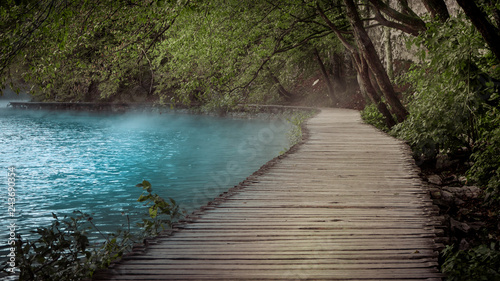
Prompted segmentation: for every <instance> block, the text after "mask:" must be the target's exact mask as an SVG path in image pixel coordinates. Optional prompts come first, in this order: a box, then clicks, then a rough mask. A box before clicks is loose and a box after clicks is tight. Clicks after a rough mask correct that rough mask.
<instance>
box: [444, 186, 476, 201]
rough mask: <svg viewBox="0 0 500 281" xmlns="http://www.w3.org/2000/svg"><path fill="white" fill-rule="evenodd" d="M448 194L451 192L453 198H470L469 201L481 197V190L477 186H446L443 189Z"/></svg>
mask: <svg viewBox="0 0 500 281" xmlns="http://www.w3.org/2000/svg"><path fill="white" fill-rule="evenodd" d="M443 189H445V190H446V191H448V192H451V193H452V194H453V195H454V196H456V197H460V198H464V199H466V198H471V199H476V198H478V197H479V196H481V193H482V192H483V191H482V189H481V188H479V187H477V186H462V187H451V186H446V187H443Z"/></svg>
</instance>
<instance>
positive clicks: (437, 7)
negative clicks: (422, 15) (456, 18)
mask: <svg viewBox="0 0 500 281" xmlns="http://www.w3.org/2000/svg"><path fill="white" fill-rule="evenodd" d="M422 2H423V3H424V6H425V8H426V9H427V11H429V13H431V16H432V18H434V19H436V18H437V19H439V21H441V22H445V21H446V20H447V19H449V18H450V13H449V12H448V7H446V3H445V2H444V0H422Z"/></svg>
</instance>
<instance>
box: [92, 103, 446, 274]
mask: <svg viewBox="0 0 500 281" xmlns="http://www.w3.org/2000/svg"><path fill="white" fill-rule="evenodd" d="M307 128H308V130H309V138H308V140H307V141H306V142H305V143H304V144H302V145H301V146H300V147H299V148H298V149H297V150H296V151H294V152H292V153H289V154H288V155H287V156H286V157H283V158H282V159H278V160H276V161H275V162H276V163H275V164H274V165H272V166H271V167H269V168H268V169H266V172H264V173H262V174H261V175H258V176H252V177H250V178H249V179H248V180H247V181H245V182H244V183H243V185H242V187H240V188H237V189H236V190H234V191H233V192H231V193H232V194H231V195H230V196H225V198H223V199H221V200H216V201H215V202H214V204H212V205H209V206H207V207H206V208H204V209H203V210H201V211H199V212H197V213H194V216H193V217H192V218H191V220H190V221H188V222H186V223H183V224H180V225H179V226H178V227H177V229H176V230H175V231H173V232H172V233H171V235H165V236H162V237H159V238H157V239H155V240H154V243H151V244H150V245H149V246H148V247H147V249H145V250H144V252H143V253H137V254H135V255H131V256H128V257H126V258H124V259H123V260H122V261H120V262H119V263H117V264H116V265H115V266H114V267H113V268H111V269H109V270H107V271H103V272H100V273H99V274H98V276H96V278H95V280H441V274H440V273H439V272H438V271H437V269H436V268H437V253H436V251H437V249H438V248H439V246H440V245H437V244H436V243H435V242H434V239H435V234H436V230H435V228H434V227H435V226H437V224H436V222H435V220H434V219H433V217H432V215H433V213H434V212H435V208H434V207H433V206H432V202H431V201H430V199H429V198H428V194H427V190H426V187H425V185H424V183H422V181H421V180H420V178H419V177H418V175H417V172H416V170H415V168H414V165H413V164H412V163H413V161H412V159H411V157H410V156H409V151H408V148H407V147H406V146H405V145H404V144H403V143H402V142H401V141H398V140H396V139H394V138H391V137H389V136H387V135H385V134H383V133H381V132H379V131H377V130H376V129H374V128H373V127H371V126H368V125H365V124H362V122H361V119H360V116H359V113H358V112H357V111H352V110H344V109H325V110H322V111H321V113H320V114H318V115H317V116H316V117H314V118H312V119H311V120H309V121H308V123H307Z"/></svg>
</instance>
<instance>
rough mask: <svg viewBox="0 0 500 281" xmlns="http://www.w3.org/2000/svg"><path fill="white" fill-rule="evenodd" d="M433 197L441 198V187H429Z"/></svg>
mask: <svg viewBox="0 0 500 281" xmlns="http://www.w3.org/2000/svg"><path fill="white" fill-rule="evenodd" d="M429 192H430V194H431V198H432V199H441V197H442V196H441V190H440V189H439V188H435V187H431V188H429Z"/></svg>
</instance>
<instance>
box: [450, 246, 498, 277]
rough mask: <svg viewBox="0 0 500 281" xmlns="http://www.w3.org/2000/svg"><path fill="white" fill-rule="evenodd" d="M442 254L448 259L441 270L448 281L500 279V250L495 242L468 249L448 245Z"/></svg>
mask: <svg viewBox="0 0 500 281" xmlns="http://www.w3.org/2000/svg"><path fill="white" fill-rule="evenodd" d="M441 254H442V257H443V258H445V260H446V261H445V262H444V263H443V265H442V267H441V270H442V272H443V273H446V274H447V278H446V280H448V281H462V280H464V281H465V280H475V281H476V280H477V281H480V280H484V281H490V280H500V251H499V250H498V249H497V244H495V243H491V244H490V245H489V246H488V245H480V246H478V247H475V248H472V249H470V250H467V251H464V250H457V249H455V247H454V246H447V247H446V248H445V249H444V250H443V252H442V253H441Z"/></svg>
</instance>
